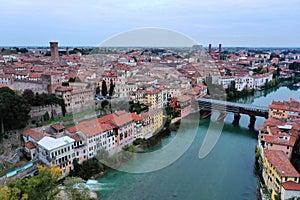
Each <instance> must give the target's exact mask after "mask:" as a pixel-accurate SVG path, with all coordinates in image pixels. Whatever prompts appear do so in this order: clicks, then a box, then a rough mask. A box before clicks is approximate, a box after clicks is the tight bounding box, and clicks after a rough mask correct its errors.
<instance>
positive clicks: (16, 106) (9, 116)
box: [0, 87, 30, 133]
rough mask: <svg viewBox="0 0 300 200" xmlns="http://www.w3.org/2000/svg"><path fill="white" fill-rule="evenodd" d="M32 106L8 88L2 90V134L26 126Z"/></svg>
mask: <svg viewBox="0 0 300 200" xmlns="http://www.w3.org/2000/svg"><path fill="white" fill-rule="evenodd" d="M29 112H30V105H29V104H28V103H27V102H26V100H25V99H24V98H23V97H22V96H20V95H18V94H17V93H16V92H14V91H13V90H11V89H10V88H8V87H3V88H0V122H1V123H0V126H1V133H4V130H5V128H6V129H18V128H22V127H24V126H25V125H26V123H27V121H28V119H29V115H28V113H29Z"/></svg>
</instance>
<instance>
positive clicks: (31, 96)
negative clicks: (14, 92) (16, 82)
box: [22, 89, 34, 105]
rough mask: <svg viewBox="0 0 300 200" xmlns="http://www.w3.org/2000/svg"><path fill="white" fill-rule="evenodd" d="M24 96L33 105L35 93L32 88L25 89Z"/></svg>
mask: <svg viewBox="0 0 300 200" xmlns="http://www.w3.org/2000/svg"><path fill="white" fill-rule="evenodd" d="M22 96H23V98H24V99H25V100H26V101H27V103H29V104H30V105H33V103H34V102H33V100H34V93H33V91H32V90H30V89H26V90H24V92H23V94H22Z"/></svg>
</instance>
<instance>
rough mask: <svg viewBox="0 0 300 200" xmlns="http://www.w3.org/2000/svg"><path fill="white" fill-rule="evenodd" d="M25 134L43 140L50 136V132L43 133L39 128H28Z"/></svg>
mask: <svg viewBox="0 0 300 200" xmlns="http://www.w3.org/2000/svg"><path fill="white" fill-rule="evenodd" d="M22 134H23V136H30V137H32V138H33V139H34V140H36V141H39V140H41V139H42V138H43V137H45V136H48V135H49V134H47V133H43V132H41V131H39V130H37V129H33V128H31V129H27V130H26V131H24V132H23V133H22Z"/></svg>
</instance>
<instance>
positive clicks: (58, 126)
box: [51, 123, 65, 131]
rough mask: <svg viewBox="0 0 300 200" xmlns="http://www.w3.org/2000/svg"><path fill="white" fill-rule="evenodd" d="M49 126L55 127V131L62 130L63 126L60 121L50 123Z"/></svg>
mask: <svg viewBox="0 0 300 200" xmlns="http://www.w3.org/2000/svg"><path fill="white" fill-rule="evenodd" d="M51 128H53V129H55V130H56V131H60V130H63V129H64V128H65V127H64V126H63V125H62V124H61V123H56V124H52V125H51Z"/></svg>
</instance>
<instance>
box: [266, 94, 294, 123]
mask: <svg viewBox="0 0 300 200" xmlns="http://www.w3.org/2000/svg"><path fill="white" fill-rule="evenodd" d="M269 117H274V118H277V119H284V120H287V119H299V118H300V102H298V101H297V100H295V99H292V98H291V99H290V100H289V101H284V102H277V101H273V102H272V104H271V105H270V106H269Z"/></svg>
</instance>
